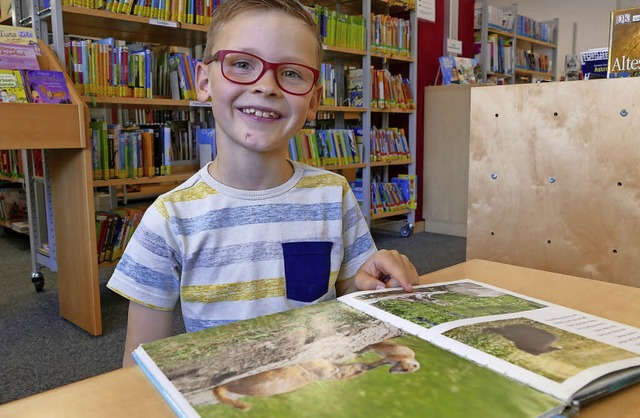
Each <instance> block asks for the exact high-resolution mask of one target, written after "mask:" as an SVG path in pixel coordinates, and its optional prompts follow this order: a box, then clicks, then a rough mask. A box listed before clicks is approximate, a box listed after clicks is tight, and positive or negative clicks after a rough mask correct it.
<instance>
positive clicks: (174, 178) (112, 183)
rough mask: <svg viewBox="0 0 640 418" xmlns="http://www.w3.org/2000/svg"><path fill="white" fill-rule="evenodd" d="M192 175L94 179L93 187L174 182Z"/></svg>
mask: <svg viewBox="0 0 640 418" xmlns="http://www.w3.org/2000/svg"><path fill="white" fill-rule="evenodd" d="M192 175H193V173H184V174H172V175H170V176H156V177H140V178H137V179H133V178H126V179H110V180H94V181H93V187H105V186H129V185H134V184H162V183H175V182H182V181H185V180H186V179H188V178H189V177H191V176H192Z"/></svg>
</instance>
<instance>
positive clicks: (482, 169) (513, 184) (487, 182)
mask: <svg viewBox="0 0 640 418" xmlns="http://www.w3.org/2000/svg"><path fill="white" fill-rule="evenodd" d="M638 89H640V78H625V79H611V80H590V81H572V82H563V83H542V84H525V85H513V86H498V87H485V88H481V89H472V90H471V119H470V120H471V135H470V159H469V202H468V224H467V259H474V258H482V259H486V260H493V261H499V262H504V263H508V264H514V265H519V266H525V267H532V268H536V269H542V270H549V271H554V272H558V273H564V274H571V275H576V276H580V277H586V278H590V279H597V280H602V281H607V282H614V283H619V284H625V285H631V286H636V287H640V258H638V254H640V239H639V238H638V231H640V216H639V215H640V213H639V212H640V166H638V161H640V147H638V138H637V133H638V131H639V130H640V98H639V97H638V95H637V93H636V92H637V91H638Z"/></svg>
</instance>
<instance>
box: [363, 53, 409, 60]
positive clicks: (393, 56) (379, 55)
mask: <svg viewBox="0 0 640 418" xmlns="http://www.w3.org/2000/svg"><path fill="white" fill-rule="evenodd" d="M371 56H372V57H375V58H382V59H385V60H391V61H402V62H413V58H411V57H407V56H405V55H400V54H393V53H388V52H372V53H371Z"/></svg>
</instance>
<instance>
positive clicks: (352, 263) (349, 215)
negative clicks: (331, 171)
mask: <svg viewBox="0 0 640 418" xmlns="http://www.w3.org/2000/svg"><path fill="white" fill-rule="evenodd" d="M342 240H343V244H344V258H343V260H342V266H341V268H340V273H339V274H338V279H337V281H342V280H346V279H349V278H351V277H353V276H355V274H356V272H357V271H358V269H359V268H360V267H361V266H362V265H363V264H364V262H365V261H367V260H368V259H369V257H371V256H372V255H373V254H374V253H375V252H376V251H377V248H376V245H375V243H374V241H373V238H372V237H371V232H370V231H369V226H368V225H367V221H366V219H365V218H364V216H363V215H362V210H361V209H360V205H359V204H358V201H357V200H356V197H355V195H354V194H353V191H352V190H351V187H349V183H347V182H346V180H345V182H344V186H343V198H342Z"/></svg>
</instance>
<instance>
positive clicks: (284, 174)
mask: <svg viewBox="0 0 640 418" xmlns="http://www.w3.org/2000/svg"><path fill="white" fill-rule="evenodd" d="M293 172H294V169H293V166H292V165H291V163H290V162H289V161H288V160H287V159H285V158H277V159H269V158H256V159H252V161H241V159H231V160H229V159H225V158H224V157H223V156H222V155H218V156H217V157H216V159H215V160H214V161H213V162H212V163H211V164H210V165H209V174H210V175H211V176H212V177H213V178H214V179H216V180H217V181H219V182H220V183H222V184H224V185H225V186H229V187H233V188H235V189H241V190H266V189H272V188H274V187H278V186H280V185H282V184H284V183H286V182H287V181H288V180H289V179H290V178H291V176H293Z"/></svg>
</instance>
